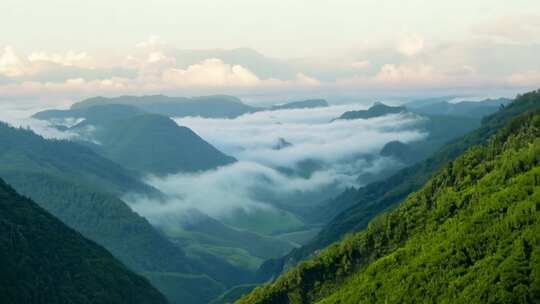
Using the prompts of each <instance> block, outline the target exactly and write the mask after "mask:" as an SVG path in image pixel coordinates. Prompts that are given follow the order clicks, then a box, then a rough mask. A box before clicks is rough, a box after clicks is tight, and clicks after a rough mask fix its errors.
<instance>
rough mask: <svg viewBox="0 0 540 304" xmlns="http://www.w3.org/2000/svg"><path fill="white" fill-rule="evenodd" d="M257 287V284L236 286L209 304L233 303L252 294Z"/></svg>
mask: <svg viewBox="0 0 540 304" xmlns="http://www.w3.org/2000/svg"><path fill="white" fill-rule="evenodd" d="M255 287H257V285H256V284H246V285H238V286H235V287H233V288H231V289H229V290H227V291H225V292H224V293H222V294H221V295H220V296H219V297H217V298H215V299H214V300H212V301H211V302H210V303H209V304H228V303H233V302H234V301H236V300H237V299H239V298H240V297H242V296H243V295H245V294H247V293H249V292H251V291H252V290H253V289H254V288H255Z"/></svg>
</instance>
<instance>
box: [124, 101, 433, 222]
mask: <svg viewBox="0 0 540 304" xmlns="http://www.w3.org/2000/svg"><path fill="white" fill-rule="evenodd" d="M361 108H363V107H362V106H353V105H349V106H331V107H328V108H316V109H295V110H279V111H263V112H257V113H254V114H246V115H243V116H240V117H238V118H236V119H204V118H198V117H187V118H181V119H176V121H177V123H178V124H180V125H184V126H187V127H189V128H191V129H192V130H194V131H195V132H196V133H197V134H199V135H200V136H201V137H203V138H204V139H205V140H207V141H208V142H210V143H211V144H212V145H214V146H215V147H217V148H218V149H220V150H221V151H223V152H225V153H227V154H229V155H231V156H234V157H235V158H237V159H238V160H239V161H238V162H237V163H235V164H233V165H229V166H226V167H221V168H218V169H216V170H211V171H206V172H202V173H195V174H176V175H170V176H168V177H165V178H158V177H148V179H147V182H148V183H150V184H151V185H153V186H154V187H156V188H158V189H160V190H161V191H162V192H164V193H165V194H167V195H168V196H169V198H170V199H168V200H167V201H166V202H164V203H157V202H155V201H149V200H147V199H145V198H133V197H127V198H126V200H127V201H128V202H130V203H131V205H132V207H133V208H134V209H135V210H136V211H137V212H139V213H140V214H142V215H144V216H145V217H147V218H148V219H149V220H150V221H151V222H153V223H154V224H158V225H159V224H164V223H169V222H170V221H171V220H173V221H175V220H178V219H179V218H180V219H181V218H182V215H183V214H184V212H185V211H186V210H189V209H193V208H194V209H198V210H200V211H202V212H204V213H206V214H208V215H210V216H213V217H216V218H221V219H223V218H228V217H230V216H233V215H234V214H235V212H236V211H237V210H238V209H243V210H244V211H246V212H248V213H249V212H250V211H253V210H266V211H267V212H275V211H276V210H278V209H280V210H289V211H291V210H292V211H293V212H294V211H295V210H297V209H299V208H309V207H310V205H311V207H315V206H317V204H319V203H322V201H323V200H325V199H328V198H330V197H332V196H333V195H336V194H337V193H338V192H339V191H342V190H343V189H344V188H345V187H351V186H358V185H361V184H362V183H363V180H362V177H363V176H364V175H365V174H377V173H379V172H381V171H383V170H385V169H388V168H392V167H393V168H396V167H399V163H398V162H397V161H395V160H393V159H390V158H384V157H380V156H378V153H379V151H380V149H381V148H382V147H383V146H384V144H386V143H387V142H389V141H392V140H400V141H402V142H411V141H416V140H420V139H422V138H424V137H425V135H426V134H425V133H422V132H420V131H419V130H417V129H415V128H414V126H415V125H416V123H418V119H420V118H419V117H417V116H414V115H410V114H397V115H387V116H384V117H379V118H373V119H369V120H361V119H360V120H348V121H341V120H340V121H332V120H333V119H334V118H336V117H338V116H339V115H341V114H342V113H343V112H344V111H347V110H352V109H361ZM283 141H285V142H287V145H285V146H280V147H278V146H279V145H278V143H280V142H282V143H283ZM289 144H290V145H289ZM276 208H277V209H276Z"/></svg>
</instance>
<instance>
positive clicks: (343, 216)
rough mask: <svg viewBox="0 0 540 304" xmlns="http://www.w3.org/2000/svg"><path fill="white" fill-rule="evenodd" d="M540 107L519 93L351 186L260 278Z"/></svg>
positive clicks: (354, 225)
mask: <svg viewBox="0 0 540 304" xmlns="http://www.w3.org/2000/svg"><path fill="white" fill-rule="evenodd" d="M536 108H540V92H539V91H536V92H530V93H526V94H524V95H521V96H518V97H517V98H516V99H515V100H514V101H513V102H512V103H510V104H509V105H508V106H506V107H504V108H502V109H500V110H499V111H498V112H496V113H494V114H493V115H490V116H488V117H486V118H484V119H483V120H482V126H481V127H480V128H478V129H477V130H475V131H473V132H471V133H469V134H467V135H466V136H464V137H463V138H460V139H458V140H455V141H453V142H450V143H448V144H446V145H444V146H443V147H442V148H441V149H440V150H439V151H438V152H436V153H435V154H434V155H433V156H432V157H430V158H428V159H426V160H424V161H422V162H420V163H418V164H416V165H414V166H412V167H408V168H405V169H403V170H400V171H399V172H397V173H396V174H394V175H393V176H391V177H389V178H387V179H385V180H382V181H380V182H375V183H372V184H369V185H367V186H365V187H362V188H359V189H349V190H348V191H345V192H344V193H343V194H341V195H340V196H338V197H337V198H336V199H335V200H334V201H333V202H331V203H330V205H332V204H334V205H335V206H336V207H335V208H339V207H338V206H345V207H341V208H343V209H344V211H342V212H341V213H340V214H338V215H337V216H336V217H335V218H334V219H333V220H332V221H330V222H329V223H328V224H327V225H326V226H325V227H324V228H323V229H322V230H321V232H320V233H319V234H318V235H317V236H316V237H315V238H314V239H313V240H312V241H311V242H310V243H308V244H306V245H305V246H303V247H300V248H298V249H294V250H293V251H292V252H291V253H290V254H288V255H287V256H285V257H283V258H281V259H275V260H269V261H267V262H265V264H263V265H262V266H261V268H260V269H259V274H258V276H259V279H260V280H263V281H264V280H268V279H270V278H272V277H275V276H276V275H279V273H281V272H282V271H283V270H286V269H287V268H289V267H291V266H294V265H295V264H296V263H298V262H299V261H301V260H303V259H305V258H306V257H308V256H309V255H311V254H312V253H314V252H315V251H317V250H319V249H321V248H324V247H325V246H328V245H329V244H331V243H333V242H335V241H338V240H339V239H340V238H342V237H343V236H344V235H345V234H347V233H350V232H355V231H359V230H361V229H364V228H365V227H366V225H367V223H368V222H369V221H370V220H371V219H372V218H373V217H375V216H376V215H377V214H379V213H380V212H382V211H383V210H385V209H387V208H389V207H391V206H394V205H395V204H397V203H398V202H400V201H401V200H403V199H404V198H405V197H406V196H407V195H408V194H410V193H411V192H413V191H416V190H418V189H420V187H421V186H422V185H423V184H424V183H425V182H426V181H427V180H428V179H429V178H430V177H431V176H432V175H433V174H434V172H436V171H437V170H439V169H440V168H441V167H442V166H444V165H445V164H446V163H448V162H449V161H451V160H453V159H454V158H456V157H457V156H459V155H460V154H462V153H463V152H464V151H465V150H466V149H468V148H469V147H471V146H473V145H476V144H480V143H484V142H485V141H486V140H487V139H488V138H489V137H490V136H492V135H493V134H494V133H495V132H497V130H499V129H500V128H502V127H503V126H504V125H505V124H506V123H508V122H509V121H510V120H511V119H513V118H515V117H516V116H518V115H520V114H522V113H524V112H526V111H529V110H532V109H536Z"/></svg>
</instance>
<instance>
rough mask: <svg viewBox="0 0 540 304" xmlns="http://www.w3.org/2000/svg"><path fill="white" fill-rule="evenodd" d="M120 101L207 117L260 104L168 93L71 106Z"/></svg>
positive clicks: (157, 110)
mask: <svg viewBox="0 0 540 304" xmlns="http://www.w3.org/2000/svg"><path fill="white" fill-rule="evenodd" d="M107 104H109V105H110V104H121V105H130V106H134V107H137V108H139V109H141V110H143V111H145V112H148V113H154V114H161V115H165V116H169V117H185V116H200V117H205V118H235V117H238V116H240V115H243V114H246V113H252V112H255V111H258V110H259V108H256V107H252V106H249V105H246V104H244V103H242V101H241V100H240V99H238V98H236V97H233V96H227V95H212V96H201V97H192V98H187V97H169V96H165V95H149V96H120V97H113V98H106V97H93V98H89V99H86V100H83V101H81V102H77V103H75V104H73V105H72V106H71V109H72V110H76V109H82V108H88V107H92V106H97V105H107Z"/></svg>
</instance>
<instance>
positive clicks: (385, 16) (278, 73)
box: [0, 0, 540, 107]
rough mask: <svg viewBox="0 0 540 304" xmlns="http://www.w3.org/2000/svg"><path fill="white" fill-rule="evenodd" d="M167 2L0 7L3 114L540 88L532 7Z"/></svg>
mask: <svg viewBox="0 0 540 304" xmlns="http://www.w3.org/2000/svg"><path fill="white" fill-rule="evenodd" d="M158 2H159V3H155V2H152V3H146V2H145V1H135V2H133V1H120V2H115V3H114V4H111V3H109V2H107V1H92V2H87V3H74V2H72V1H65V0H55V1H52V2H46V3H45V2H42V1H25V2H23V3H20V2H16V1H11V0H10V1H3V2H2V4H0V9H1V10H2V11H4V12H5V16H4V17H3V18H2V20H0V25H1V26H0V37H2V38H0V102H1V103H4V104H5V103H19V104H20V103H28V104H32V105H37V106H41V107H51V106H66V105H69V104H71V103H73V102H75V101H78V100H81V99H84V98H88V97H92V96H97V95H104V96H118V95H124V94H129V95H144V94H167V95H172V96H197V95H210V94H230V95H235V96H238V97H241V98H242V99H243V100H245V101H246V102H248V103H264V102H273V103H275V102H279V101H290V100H295V99H305V98H326V99H328V100H330V101H335V102H338V103H339V102H350V101H368V100H369V101H372V100H373V99H379V98H382V99H384V98H387V99H392V98H410V97H422V96H445V95H459V96H475V97H498V96H505V97H512V96H514V95H515V94H516V93H518V92H524V91H527V90H530V89H534V88H535V87H537V86H538V84H539V83H540V61H539V60H537V54H538V53H540V15H539V14H535V13H534V12H535V11H537V12H539V11H540V3H538V2H534V1H526V0H520V1H517V2H515V3H513V5H511V6H509V5H507V2H505V1H452V2H451V3H444V4H443V3H441V2H437V3H433V2H424V1H410V2H407V4H406V5H404V4H403V3H401V2H397V1H382V2H381V1H335V2H326V1H310V2H306V1H295V2H294V3H283V4H280V3H275V2H274V1H272V2H270V1H259V2H256V3H255V2H252V1H242V0H235V1H227V2H226V3H225V2H223V3H222V2H218V1H166V0H160V1H158ZM150 4H151V5H150ZM29 19H31V20H32V22H28V20H29ZM81 20H85V22H81ZM37 25H39V26H37ZM493 62H497V63H498V64H496V65H494V64H493Z"/></svg>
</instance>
